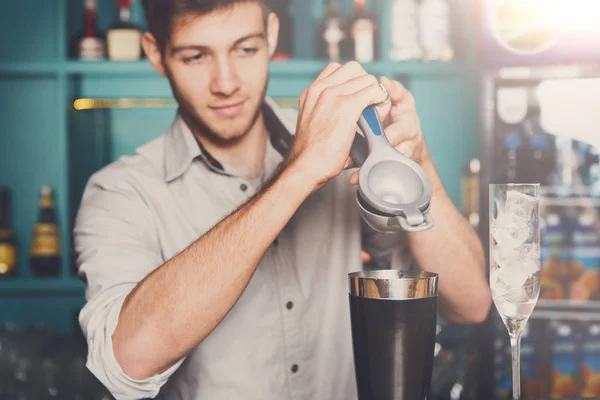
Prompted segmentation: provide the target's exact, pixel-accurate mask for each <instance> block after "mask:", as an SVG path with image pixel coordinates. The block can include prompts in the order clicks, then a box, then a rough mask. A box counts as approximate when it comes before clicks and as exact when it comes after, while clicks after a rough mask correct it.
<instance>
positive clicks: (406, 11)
mask: <svg viewBox="0 0 600 400" xmlns="http://www.w3.org/2000/svg"><path fill="white" fill-rule="evenodd" d="M418 12H419V6H418V2H417V0H393V3H392V12H391V15H390V18H391V20H392V23H391V26H392V38H391V43H392V46H391V47H392V48H391V50H390V59H391V60H393V61H409V60H418V59H421V58H422V56H423V49H422V48H421V45H420V43H419V22H418Z"/></svg>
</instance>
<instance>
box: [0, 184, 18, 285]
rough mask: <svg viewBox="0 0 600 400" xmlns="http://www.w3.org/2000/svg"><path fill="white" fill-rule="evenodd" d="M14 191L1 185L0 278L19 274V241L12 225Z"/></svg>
mask: <svg viewBox="0 0 600 400" xmlns="http://www.w3.org/2000/svg"><path fill="white" fill-rule="evenodd" d="M11 197H12V192H11V190H10V189H9V188H7V187H0V278H6V277H14V276H16V275H17V241H16V239H15V236H14V234H13V230H12V226H11V218H10V217H11Z"/></svg>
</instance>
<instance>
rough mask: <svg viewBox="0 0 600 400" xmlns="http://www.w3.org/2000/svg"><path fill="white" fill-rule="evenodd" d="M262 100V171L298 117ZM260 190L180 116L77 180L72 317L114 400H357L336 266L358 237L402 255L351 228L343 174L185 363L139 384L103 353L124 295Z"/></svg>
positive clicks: (340, 272)
mask: <svg viewBox="0 0 600 400" xmlns="http://www.w3.org/2000/svg"><path fill="white" fill-rule="evenodd" d="M263 110H264V115H265V120H266V123H267V129H268V130H269V132H270V135H271V140H270V141H269V142H268V143H267V149H266V155H265V160H264V174H265V178H267V179H268V177H269V176H271V175H272V174H273V173H274V172H275V171H276V169H277V167H278V165H279V164H280V163H281V161H282V160H283V159H284V156H285V154H286V153H285V150H286V149H289V145H290V142H289V140H292V139H293V136H292V135H293V133H294V130H295V126H296V117H297V113H296V111H294V110H283V109H280V108H278V106H277V105H276V104H275V103H274V102H273V101H272V100H271V99H269V98H267V99H265V104H264V106H263ZM267 117H268V118H267ZM286 141H287V144H286ZM259 190H260V182H251V181H249V180H247V179H246V178H244V177H243V176H242V175H240V174H239V173H238V172H237V171H235V170H234V169H232V168H231V167H229V166H227V165H223V164H221V163H219V162H218V161H216V160H214V159H213V158H212V157H211V156H210V154H208V153H207V152H206V151H203V150H202V148H201V147H200V146H199V144H198V142H197V141H196V139H195V137H194V135H193V134H192V132H191V131H190V129H189V128H188V127H187V125H186V124H185V123H184V122H183V120H182V119H181V118H180V117H176V119H175V121H174V122H173V124H172V125H171V127H170V128H169V129H168V130H167V132H166V133H164V134H163V135H161V136H160V137H158V138H157V139H155V140H153V141H152V142H150V143H148V144H146V145H144V146H142V147H140V148H139V149H137V151H136V154H135V155H133V156H126V157H122V158H120V159H119V160H117V161H116V162H114V163H112V164H111V165H109V166H107V167H105V168H104V169H102V170H101V171H99V172H97V173H96V174H94V175H93V176H92V177H91V178H90V180H89V182H88V184H87V187H86V189H85V192H84V195H83V199H82V203H81V208H80V210H79V213H78V216H77V220H76V224H75V229H74V236H75V249H76V252H77V262H78V266H79V274H80V277H81V278H82V279H83V280H84V281H85V282H87V289H86V300H87V302H86V305H85V306H84V308H83V310H82V311H81V314H80V323H81V327H82V329H83V332H84V334H85V337H86V338H87V342H88V347H89V353H88V357H87V366H88V368H89V369H90V370H91V371H92V372H93V373H94V375H95V376H96V377H97V378H98V379H99V380H100V381H101V382H102V383H103V384H104V385H105V386H106V387H107V388H108V389H109V390H110V391H111V392H112V394H113V395H114V396H115V397H116V398H117V399H140V398H148V397H155V396H156V395H157V394H158V393H159V390H160V397H161V398H165V399H169V400H178V399H182V400H183V399H185V400H192V399H195V400H226V399H232V400H237V399H240V400H241V399H243V400H269V399H273V400H283V399H290V400H351V399H355V398H356V385H355V376H354V364H353V356H352V341H351V331H350V316H349V306H348V285H347V274H348V273H349V272H354V271H359V270H361V269H362V264H361V257H360V251H361V246H362V248H365V249H366V250H368V251H369V252H370V253H371V255H372V256H373V257H374V259H375V260H376V261H377V262H378V263H379V264H380V265H381V266H382V267H386V268H395V269H401V268H402V269H405V268H409V267H410V266H412V264H411V261H410V260H411V258H410V255H409V251H408V246H407V245H406V242H405V240H404V239H403V237H401V236H400V235H380V234H377V233H375V232H372V231H369V230H368V228H366V227H365V226H363V224H362V222H361V219H360V217H359V214H358V210H357V208H356V205H355V200H354V194H355V189H354V188H353V187H352V186H351V185H350V184H349V183H348V173H347V172H344V173H342V174H340V176H339V177H338V178H336V179H333V180H332V181H330V182H329V183H328V184H326V185H325V186H324V187H323V188H322V189H320V190H319V191H317V192H315V193H314V194H313V195H311V196H310V197H309V198H308V199H307V200H306V201H305V202H304V203H303V204H302V206H301V207H300V208H299V209H298V210H297V212H296V213H295V215H294V216H293V218H292V219H291V220H290V222H289V223H288V224H287V225H286V227H285V228H284V229H283V231H282V232H281V234H280V235H279V236H278V238H277V240H276V241H275V242H274V243H273V244H272V245H271V246H270V248H269V249H268V251H267V252H266V254H265V256H264V257H263V259H262V261H261V262H260V264H259V266H258V268H257V269H256V272H255V273H254V275H253V277H252V279H251V281H250V283H249V285H248V286H247V288H246V289H245V291H244V292H243V294H242V295H241V297H240V298H239V300H238V301H237V303H236V304H235V306H234V307H233V309H232V310H231V311H230V312H229V313H228V314H227V316H226V317H225V319H224V320H223V321H222V322H221V323H220V324H219V325H218V326H217V328H216V329H215V330H214V331H213V332H212V333H211V334H210V335H209V336H208V337H207V338H206V339H204V340H203V341H202V343H200V344H199V345H198V346H197V347H196V348H194V349H193V350H192V351H191V352H190V353H189V354H188V355H187V356H186V357H185V358H184V359H182V360H180V361H179V362H177V363H176V364H175V365H174V366H173V367H171V368H169V369H168V370H167V371H165V372H164V373H162V374H160V375H157V376H154V377H151V378H149V379H146V380H142V381H140V380H134V379H131V378H129V377H128V376H127V375H126V374H125V373H124V372H123V370H122V369H121V368H120V366H119V365H118V363H117V362H116V360H115V356H114V353H113V347H112V339H111V336H112V334H113V332H114V330H115V327H116V325H117V320H118V317H119V313H120V310H121V306H122V304H123V300H124V299H125V297H126V296H127V295H128V293H130V291H131V290H132V289H133V288H134V287H135V286H136V284H138V283H139V282H140V281H141V280H142V279H143V278H144V277H145V276H146V275H148V274H149V273H150V272H152V271H153V270H154V269H156V268H158V267H160V266H161V265H162V264H164V263H165V262H166V261H167V260H169V259H170V258H172V257H173V256H175V255H176V254H177V253H179V252H181V251H182V250H183V249H185V248H186V247H187V246H189V245H190V244H191V243H192V242H194V241H195V240H197V239H198V238H199V237H200V236H202V235H203V234H204V233H206V232H207V231H208V230H209V229H210V228H211V227H213V226H214V225H215V224H217V223H218V222H219V221H220V220H222V219H223V218H224V217H226V216H227V215H228V214H229V213H231V212H232V211H233V210H235V209H236V208H237V207H239V206H240V205H241V204H242V203H244V202H245V201H246V200H248V199H249V198H250V197H251V196H253V195H254V194H255V193H256V192H257V191H259ZM282 206H284V205H282ZM219 267H220V266H219V265H218V264H217V265H211V266H210V268H219ZM155 345H156V349H158V348H160V346H161V344H160V343H156V344H155ZM156 349H152V348H149V349H148V351H156Z"/></svg>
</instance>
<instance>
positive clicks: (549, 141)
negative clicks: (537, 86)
mask: <svg viewBox="0 0 600 400" xmlns="http://www.w3.org/2000/svg"><path fill="white" fill-rule="evenodd" d="M521 124H522V126H523V131H524V133H525V136H526V138H527V141H528V147H529V150H528V153H529V154H528V156H527V158H528V160H527V161H526V164H527V165H529V166H530V175H531V176H530V181H532V182H539V183H540V184H541V185H543V186H547V185H550V184H551V174H552V173H553V172H554V170H555V169H556V149H555V143H554V136H552V135H549V134H548V133H546V132H545V131H544V130H543V128H542V125H541V121H540V109H539V108H538V107H535V108H533V107H532V108H530V109H529V110H528V112H527V116H526V117H525V119H524V120H523V121H522V123H521Z"/></svg>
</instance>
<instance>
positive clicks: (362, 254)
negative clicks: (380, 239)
mask: <svg viewBox="0 0 600 400" xmlns="http://www.w3.org/2000/svg"><path fill="white" fill-rule="evenodd" d="M360 258H361V260H362V262H363V263H368V262H371V260H372V259H371V255H370V254H369V253H367V252H366V251H364V250H361V251H360Z"/></svg>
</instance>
